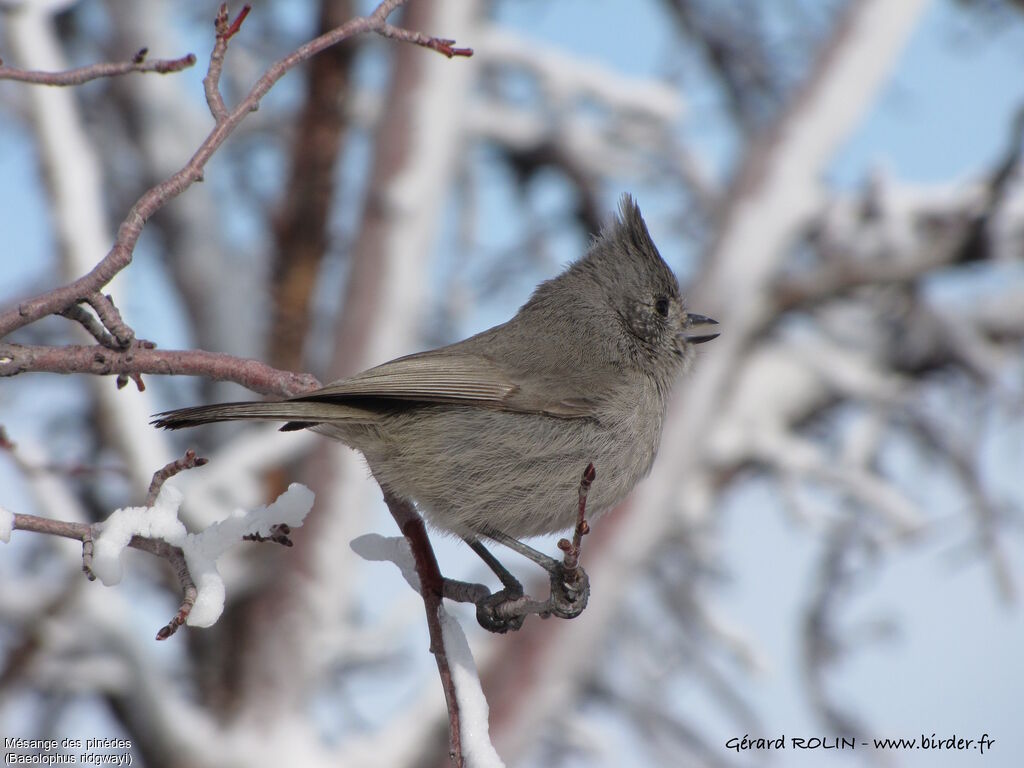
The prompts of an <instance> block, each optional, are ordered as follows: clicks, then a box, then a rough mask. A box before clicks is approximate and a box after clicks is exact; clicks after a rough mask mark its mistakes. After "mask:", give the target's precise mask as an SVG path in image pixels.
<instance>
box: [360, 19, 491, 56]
mask: <svg viewBox="0 0 1024 768" xmlns="http://www.w3.org/2000/svg"><path fill="white" fill-rule="evenodd" d="M376 31H377V34H378V35H380V36H381V37H389V38H391V39H392V40H401V41H403V42H406V43H412V44H413V45H420V46H423V47H424V48H429V49H430V50H432V51H437V52H438V53H440V54H443V55H445V56H447V57H448V58H449V59H450V58H452V57H453V56H465V57H467V58H468V57H470V56H472V55H473V49H472V48H454V47H453V46H454V45H455V41H454V40H446V39H444V38H441V37H431V36H430V35H424V34H423V33H422V32H414V31H413V30H411V29H403V28H402V27H396V26H394V25H392V24H384V25H382V26H381V27H380V29H378V30H376Z"/></svg>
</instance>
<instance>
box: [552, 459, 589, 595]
mask: <svg viewBox="0 0 1024 768" xmlns="http://www.w3.org/2000/svg"><path fill="white" fill-rule="evenodd" d="M595 477H597V471H596V470H595V469H594V465H593V463H590V464H587V468H586V469H585V470H583V477H581V478H580V490H579V504H578V505H577V508H576V528H575V529H574V530H573V534H572V541H571V542H570V541H569V540H568V539H559V540H558V548H559V549H560V550H562V552H563V553H564V558H563V559H562V565H564V566H565V571H566V575H567V576H572V575H573V574H576V575H577V576H578V575H579V570H580V567H579V566H580V552H581V550H582V544H583V537H584V536H586V535H587V534H588V533H590V524H589V523H588V522H587V517H586V516H587V494H588V493H590V486H591V484H592V483H593V482H594V478H595Z"/></svg>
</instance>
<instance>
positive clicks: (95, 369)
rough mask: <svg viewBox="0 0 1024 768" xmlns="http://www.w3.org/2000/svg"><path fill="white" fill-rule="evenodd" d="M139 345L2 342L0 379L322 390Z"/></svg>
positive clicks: (294, 379)
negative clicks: (169, 379)
mask: <svg viewBox="0 0 1024 768" xmlns="http://www.w3.org/2000/svg"><path fill="white" fill-rule="evenodd" d="M146 344H148V342H147V343H141V342H140V343H138V344H137V345H135V346H132V347H131V348H130V349H127V350H115V349H107V348H105V347H100V346H66V347H44V346H25V345H22V344H2V343H0V377H3V376H14V375H17V374H19V373H26V372H45V373H91V374H95V375H100V376H106V375H120V374H124V375H127V376H133V375H137V374H155V375H163V376H204V377H206V378H208V379H211V380H213V381H233V382H235V383H237V384H241V385H242V386H243V387H247V388H248V389H250V390H252V391H253V392H258V393H259V394H263V395H276V396H278V397H291V396H294V395H299V394H302V393H303V392H308V391H310V390H311V389H316V388H317V387H319V386H320V382H319V381H317V379H316V378H315V377H314V376H311V375H310V374H308V373H293V372H291V371H280V370H278V369H276V368H271V367H270V366H269V365H266V364H265V363H261V362H259V361H258V360H249V359H247V358H242V357H234V356H232V355H224V354H220V353H216V352H204V351H202V350H167V349H155V348H152V347H149V346H146Z"/></svg>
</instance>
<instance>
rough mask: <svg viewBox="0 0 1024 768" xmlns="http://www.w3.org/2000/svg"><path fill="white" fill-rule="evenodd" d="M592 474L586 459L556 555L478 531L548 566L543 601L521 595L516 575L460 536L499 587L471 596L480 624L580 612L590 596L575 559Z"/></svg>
mask: <svg viewBox="0 0 1024 768" xmlns="http://www.w3.org/2000/svg"><path fill="white" fill-rule="evenodd" d="M595 475H596V473H595V471H594V465H593V464H589V465H588V466H587V468H586V470H584V472H583V477H582V479H581V480H580V489H579V505H578V508H577V516H576V527H575V529H574V531H573V538H572V541H571V542H570V541H569V540H568V539H561V540H560V541H559V542H558V548H559V549H561V550H562V552H563V553H564V554H563V559H562V560H561V561H559V560H556V559H555V558H553V557H549V556H548V555H545V554H544V553H543V552H540V551H538V550H536V549H534V548H533V547H531V546H529V545H527V544H523V542H521V541H519V540H518V539H514V538H512V537H511V536H509V535H508V534H506V533H502V532H501V531H498V530H494V529H488V530H485V531H482V533H483V534H484V535H485V536H487V537H488V538H490V539H493V540H494V541H496V542H498V543H499V544H503V545H505V546H506V547H508V548H509V549H511V550H513V551H515V552H518V553H519V554H521V555H523V556H524V557H526V558H529V559H530V560H532V561H533V562H535V563H537V565H539V566H540V567H541V568H543V569H544V570H545V571H547V572H548V577H549V578H550V581H551V594H550V596H549V597H548V599H547V600H546V601H543V602H540V601H537V600H534V599H532V598H530V597H528V596H525V595H524V593H523V587H522V585H521V584H520V583H519V581H518V580H517V579H516V578H515V577H514V576H513V575H512V574H511V573H510V572H509V571H508V569H507V568H505V566H504V565H502V564H501V563H500V562H499V561H498V559H497V558H496V557H495V556H494V555H492V554H491V553H490V551H488V549H487V548H486V547H485V546H484V545H483V544H482V543H481V542H480V541H479V540H478V539H467V540H466V543H467V544H469V546H470V547H471V548H472V550H473V551H474V552H476V553H477V555H479V556H480V558H481V559H482V560H483V561H484V562H485V563H487V566H488V567H489V568H490V569H491V570H492V571H494V574H495V575H496V576H497V577H498V578H499V579H500V580H501V583H502V585H503V586H504V589H502V590H501V591H499V592H495V593H493V594H491V595H488V596H486V597H483V599H481V600H478V601H476V607H477V621H478V622H479V623H480V626H482V627H483V628H484V629H487V630H489V631H491V632H500V633H504V632H509V631H514V630H518V629H519V628H520V627H521V626H522V624H523V619H524V618H525V616H526V615H527V614H529V613H536V614H539V615H540V616H541V618H547V617H548V616H558V617H559V618H563V619H572V618H575V617H577V616H579V615H580V614H581V613H583V609H584V608H586V607H587V600H588V599H589V598H590V578H589V577H588V576H587V572H586V571H584V570H583V567H582V566H581V565H580V564H579V558H580V551H581V545H582V539H583V536H585V535H586V534H587V533H588V532H589V530H590V526H589V525H588V524H587V521H586V508H587V493H588V492H589V490H590V485H591V483H593V481H594V477H595Z"/></svg>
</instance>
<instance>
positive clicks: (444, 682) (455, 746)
mask: <svg viewBox="0 0 1024 768" xmlns="http://www.w3.org/2000/svg"><path fill="white" fill-rule="evenodd" d="M380 487H381V490H382V491H383V492H384V502H385V503H386V504H387V505H388V510H389V511H390V512H391V516H392V517H393V518H394V519H395V522H396V523H397V524H398V527H399V529H400V530H401V531H402V535H403V536H405V538H406V540H407V541H408V542H409V548H410V549H411V550H412V555H413V558H415V560H416V573H417V575H418V576H419V579H420V596H421V597H422V598H423V608H424V610H425V611H426V614H427V630H428V632H429V634H430V652H431V653H432V654H434V659H435V661H437V671H438V674H439V675H440V676H441V687H442V688H443V689H444V699H445V703H446V704H447V706H448V737H449V742H448V751H449V756H450V757H451V759H452V761H453V762H454V763H455V765H456V766H459V767H460V768H461V766H462V765H463V759H462V735H461V728H462V726H461V722H460V719H459V702H458V699H457V698H456V695H455V682H454V681H453V679H452V670H451V666H450V665H449V663H448V653H447V651H446V650H445V645H444V635H443V633H442V631H441V618H440V615H439V612H440V611H441V610H442V606H441V600H442V596H443V592H444V578H443V577H442V576H441V569H440V567H439V566H438V564H437V557H436V556H435V555H434V549H433V547H431V546H430V539H429V538H427V528H426V526H425V525H424V524H423V518H421V517H420V516H419V514H417V512H416V510H415V509H414V508H413V506H412V504H411V503H410V502H409V501H407V500H406V499H402V498H399V497H398V496H396V495H395V494H394V493H392V492H391V490H390V489H388V487H387V486H385V485H383V484H381V486H380Z"/></svg>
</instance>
